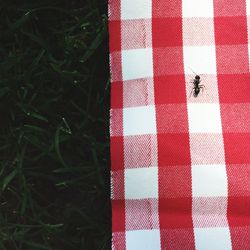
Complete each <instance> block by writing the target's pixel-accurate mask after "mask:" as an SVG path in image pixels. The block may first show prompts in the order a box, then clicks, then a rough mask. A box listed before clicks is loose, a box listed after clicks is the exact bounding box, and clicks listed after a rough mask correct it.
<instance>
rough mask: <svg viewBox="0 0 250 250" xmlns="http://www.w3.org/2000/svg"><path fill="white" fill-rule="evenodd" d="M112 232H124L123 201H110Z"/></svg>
mask: <svg viewBox="0 0 250 250" xmlns="http://www.w3.org/2000/svg"><path fill="white" fill-rule="evenodd" d="M112 231H113V232H123V231H125V200H112Z"/></svg>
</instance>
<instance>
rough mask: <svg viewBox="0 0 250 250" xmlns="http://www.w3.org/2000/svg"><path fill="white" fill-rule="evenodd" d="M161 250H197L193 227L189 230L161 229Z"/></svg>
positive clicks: (188, 228)
mask: <svg viewBox="0 0 250 250" xmlns="http://www.w3.org/2000/svg"><path fill="white" fill-rule="evenodd" d="M161 249H164V250H165V249H166V250H170V249H171V250H182V249H188V250H191V249H195V240H194V229H193V226H192V225H191V226H189V227H187V228H171V229H161Z"/></svg>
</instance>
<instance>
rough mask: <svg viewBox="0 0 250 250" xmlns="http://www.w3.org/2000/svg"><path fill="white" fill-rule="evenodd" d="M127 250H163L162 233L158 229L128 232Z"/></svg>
mask: <svg viewBox="0 0 250 250" xmlns="http://www.w3.org/2000/svg"><path fill="white" fill-rule="evenodd" d="M126 249H128V250H161V243H160V231H159V230H157V229H154V230H136V231H126Z"/></svg>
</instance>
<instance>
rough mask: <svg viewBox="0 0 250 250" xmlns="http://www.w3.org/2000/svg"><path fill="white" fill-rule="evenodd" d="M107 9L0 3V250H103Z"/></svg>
mask: <svg viewBox="0 0 250 250" xmlns="http://www.w3.org/2000/svg"><path fill="white" fill-rule="evenodd" d="M106 12H107V3H106V2H105V1H99V0H85V1H76V0H75V1H73V0H71V1H69V0H68V1H66V0H37V1H31V0H30V1H28V0H26V1H24V0H23V1H20V0H19V1H18V0H15V1H14V0H8V1H2V2H1V3H0V32H1V35H0V58H1V60H0V116H1V125H0V249H1V250H5V249H6V250H12V249H13V250H15V249H18V250H38V249H39V250H40V249H41V250H42V249H46V250H47V249H48V250H49V249H51V250H52V249H53V250H54V249H56V250H81V249H86V250H89V249H90V250H95V249H103V250H105V249H110V237H111V215H110V213H111V212H110V200H109V195H110V189H109V185H110V184H109V166H110V162H109V161H110V159H109V134H108V119H109V68H108V48H107V47H108V45H107V44H108V42H107V40H108V38H107V14H106Z"/></svg>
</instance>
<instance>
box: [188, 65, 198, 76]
mask: <svg viewBox="0 0 250 250" xmlns="http://www.w3.org/2000/svg"><path fill="white" fill-rule="evenodd" d="M188 68H189V69H190V70H191V71H192V72H193V73H194V74H195V75H197V74H196V73H195V72H194V71H193V70H192V69H191V68H190V67H189V66H188Z"/></svg>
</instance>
